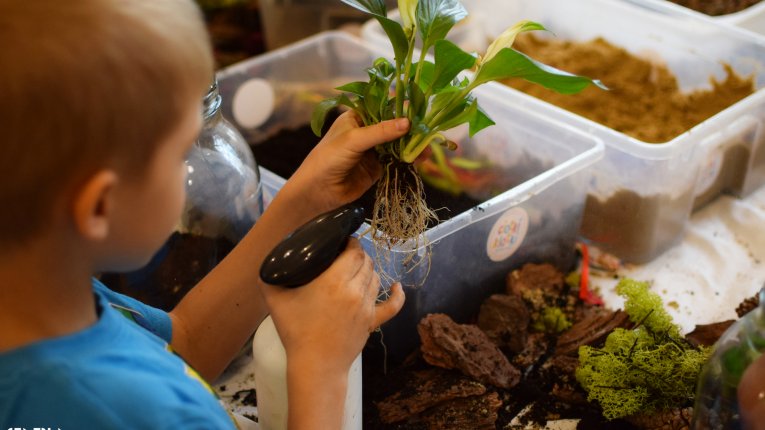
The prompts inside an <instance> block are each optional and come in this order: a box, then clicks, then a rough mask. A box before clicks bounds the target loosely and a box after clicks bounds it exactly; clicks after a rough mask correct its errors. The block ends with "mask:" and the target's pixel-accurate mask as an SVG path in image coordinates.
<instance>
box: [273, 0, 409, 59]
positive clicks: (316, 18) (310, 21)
mask: <svg viewBox="0 0 765 430" xmlns="http://www.w3.org/2000/svg"><path fill="white" fill-rule="evenodd" d="M385 3H386V4H388V5H395V4H396V2H395V0H385ZM259 5H260V12H261V15H262V18H261V21H262V23H263V29H264V31H265V39H266V44H267V45H268V48H269V49H275V48H279V47H282V46H286V45H289V44H290V43H293V42H295V41H297V40H300V39H302V38H304V37H307V36H310V35H312V34H315V33H318V32H320V31H325V30H332V29H335V28H338V27H340V26H342V25H344V24H348V23H362V22H363V21H364V20H365V19H366V18H367V17H368V16H367V15H365V14H364V13H363V12H361V11H359V10H357V9H354V8H352V7H350V6H348V5H345V4H343V3H341V2H340V1H338V0H260V3H259Z"/></svg>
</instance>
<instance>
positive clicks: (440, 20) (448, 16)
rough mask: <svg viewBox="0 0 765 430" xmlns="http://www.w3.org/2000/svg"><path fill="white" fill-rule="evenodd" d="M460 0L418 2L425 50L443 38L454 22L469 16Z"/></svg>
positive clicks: (419, 25) (419, 21) (418, 21)
mask: <svg viewBox="0 0 765 430" xmlns="http://www.w3.org/2000/svg"><path fill="white" fill-rule="evenodd" d="M467 14H468V13H467V10H465V7H464V6H462V3H460V2H459V0H420V1H419V3H417V26H418V27H419V29H420V35H421V36H422V41H423V46H422V49H423V50H427V49H429V48H430V47H431V46H433V44H435V42H436V40H439V39H443V38H444V37H446V34H447V33H449V30H451V28H452V27H454V24H456V23H457V22H458V21H460V20H462V19H463V18H465V17H466V16H467Z"/></svg>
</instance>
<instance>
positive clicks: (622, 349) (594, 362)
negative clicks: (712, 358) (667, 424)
mask: <svg viewBox="0 0 765 430" xmlns="http://www.w3.org/2000/svg"><path fill="white" fill-rule="evenodd" d="M616 291H617V292H618V293H619V294H620V295H622V296H624V297H625V298H626V302H625V310H626V311H627V313H628V314H629V316H630V319H631V320H632V321H633V322H634V323H635V324H638V325H637V327H636V328H634V329H632V330H626V329H615V330H614V331H613V332H611V334H609V335H608V338H607V339H606V342H605V344H604V345H603V347H602V348H593V347H589V346H583V347H581V348H579V368H577V370H576V379H577V380H578V381H579V383H580V384H581V385H582V387H583V388H584V389H585V390H586V391H587V395H588V400H589V401H594V402H597V403H599V404H600V406H601V407H602V408H603V415H604V416H605V417H606V418H608V419H615V418H621V417H626V416H628V415H632V414H635V413H637V412H641V411H652V410H660V409H666V408H670V407H674V406H678V405H682V404H684V403H687V402H690V401H691V400H692V399H693V396H694V391H695V387H696V379H697V377H698V375H699V372H700V371H701V367H702V365H703V364H704V362H706V360H707V359H708V357H709V354H710V350H709V349H708V348H696V347H693V346H692V345H690V344H689V343H687V342H685V340H684V339H683V338H682V337H681V336H680V329H679V328H678V327H677V326H676V325H675V324H674V323H673V322H672V318H671V317H670V316H669V314H667V313H666V312H665V311H664V307H663V305H662V302H661V298H660V297H659V296H657V295H655V294H653V293H651V292H650V291H648V284H647V283H644V282H636V281H632V280H623V281H621V282H620V283H619V285H618V286H617V289H616Z"/></svg>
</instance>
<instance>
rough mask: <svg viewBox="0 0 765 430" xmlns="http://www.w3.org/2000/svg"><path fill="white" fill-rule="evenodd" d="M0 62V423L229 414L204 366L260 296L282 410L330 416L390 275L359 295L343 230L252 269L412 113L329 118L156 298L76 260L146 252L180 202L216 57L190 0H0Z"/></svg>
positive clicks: (129, 421) (137, 260) (230, 340)
mask: <svg viewBox="0 0 765 430" xmlns="http://www.w3.org/2000/svg"><path fill="white" fill-rule="evenodd" d="M0 64H2V66H1V67H0V130H2V135H1V136H0V172H2V174H3V180H2V181H0V202H2V207H1V208H0V428H3V429H4V428H13V427H21V428H24V427H26V428H34V427H51V428H61V429H66V430H68V429H74V428H94V429H95V428H98V429H108V428H130V429H138V428H152V429H161V428H172V429H177V428H184V429H189V428H200V429H202V428H204V429H211V428H232V427H234V423H233V421H232V420H231V419H230V417H229V416H228V414H227V413H226V412H225V411H224V409H223V408H222V407H221V406H220V404H219V402H218V401H217V399H216V398H215V397H214V395H213V394H212V393H211V392H210V390H209V387H208V386H207V384H205V383H204V382H203V378H204V379H206V380H208V381H209V380H212V379H214V378H215V377H216V376H217V375H218V374H219V373H220V372H221V371H222V369H224V368H225V367H226V365H227V364H228V363H229V362H230V360H231V359H232V357H233V356H234V355H235V354H236V352H237V351H239V349H240V348H241V347H242V345H243V343H244V342H245V341H246V340H247V338H248V336H249V335H251V333H252V332H253V331H254V329H255V328H256V327H257V325H258V324H259V323H260V321H261V320H262V319H263V318H264V317H265V315H266V314H267V313H270V314H271V315H272V316H273V319H274V321H275V324H276V326H277V330H278V331H279V334H280V336H281V337H282V340H283V342H284V345H285V348H286V350H287V357H288V360H287V361H288V362H287V367H288V392H289V406H290V409H289V410H290V411H289V425H290V427H291V428H296V429H303V428H317V429H330V428H338V427H339V423H340V422H341V419H342V410H343V399H344V397H345V390H346V380H347V372H348V369H349V367H350V365H351V363H352V361H353V359H354V358H355V356H356V355H357V354H358V353H359V352H360V351H361V349H362V347H363V345H364V343H365V341H366V339H367V337H368V334H369V332H370V331H371V330H373V329H374V328H376V327H377V326H379V325H380V324H382V323H383V322H385V321H387V320H388V319H389V318H391V317H392V316H393V315H394V314H395V313H396V312H398V310H399V309H400V308H401V305H402V304H403V293H402V292H401V289H400V286H395V287H394V288H393V294H392V296H391V298H390V299H389V300H388V301H387V302H385V303H382V304H377V305H375V297H376V293H377V289H378V287H379V278H378V277H377V275H376V274H375V273H374V270H373V265H372V263H371V262H370V259H369V257H367V256H366V255H365V254H364V253H363V251H362V250H361V249H360V247H359V245H358V243H357V242H356V241H351V243H350V244H349V246H348V248H347V249H346V250H345V251H344V252H343V253H342V254H341V255H340V257H338V259H337V260H336V261H335V263H334V264H333V265H332V266H331V267H330V268H329V269H328V270H327V271H326V272H325V273H323V274H322V275H320V276H319V277H318V278H317V279H316V280H315V281H313V282H312V283H311V284H309V285H307V286H306V287H304V288H301V289H297V290H283V289H280V288H277V287H272V286H269V285H266V284H264V283H263V282H262V281H261V280H260V279H259V277H258V274H257V273H258V268H259V267H260V264H261V262H262V261H263V258H264V256H265V254H266V253H267V252H268V251H269V250H270V249H271V248H272V247H273V246H274V245H275V244H276V243H278V241H279V240H280V239H281V238H283V237H284V236H285V235H286V234H288V233H289V232H290V231H292V230H293V229H294V228H296V227H297V226H299V225H301V224H302V223H304V222H305V221H307V220H309V219H311V218H312V217H314V216H315V215H317V214H319V213H321V212H323V211H326V210H329V209H332V208H335V207H338V206H340V205H341V204H344V203H347V202H349V201H352V200H353V199H355V198H357V197H359V196H360V195H361V194H362V193H363V192H364V191H365V190H366V189H368V188H369V187H370V186H371V185H372V183H373V182H374V181H375V180H376V179H377V177H378V175H379V165H378V164H377V162H376V160H375V158H374V156H373V155H372V154H371V153H370V152H369V151H368V150H369V149H370V148H372V147H373V146H374V145H375V144H378V143H381V142H384V141H387V140H391V139H395V138H397V137H399V136H400V135H402V134H404V133H405V132H406V131H407V129H408V127H409V124H408V122H406V121H405V120H402V121H391V122H386V123H383V124H380V125H378V126H373V127H366V128H360V127H359V126H358V123H357V121H356V119H355V118H354V117H353V116H352V115H349V114H344V115H342V116H341V117H340V119H338V120H337V121H336V123H335V124H334V125H333V127H332V129H331V130H330V132H329V133H328V134H327V136H326V137H325V139H324V140H323V141H322V142H321V143H320V144H319V145H318V146H317V147H316V149H315V150H314V151H313V152H312V153H311V154H310V155H309V157H308V158H307V159H306V160H305V162H304V163H303V165H302V166H301V167H300V169H299V170H298V171H297V172H296V173H295V175H294V176H293V177H292V179H291V180H290V181H289V182H288V183H287V184H286V185H285V186H284V187H283V188H282V190H281V191H280V192H279V194H278V195H277V196H276V198H275V199H274V201H273V202H272V204H271V206H270V207H269V209H268V210H267V211H266V212H265V213H264V215H263V216H262V218H261V219H260V220H259V221H258V223H257V224H256V226H255V227H254V228H253V229H252V230H251V231H250V232H249V234H248V235H247V236H246V237H245V238H244V240H243V241H242V242H241V243H240V244H239V245H238V246H237V248H236V249H235V250H234V251H232V252H231V254H230V255H229V257H227V258H226V259H225V260H224V261H223V262H222V263H221V264H220V265H219V266H218V267H216V269H215V270H213V271H212V272H211V273H210V274H209V275H208V276H207V277H206V278H205V279H204V280H203V281H202V282H200V284H199V285H198V286H197V287H196V288H194V289H193V290H192V291H191V292H190V293H189V294H188V295H187V297H185V298H184V300H183V301H182V302H181V303H180V304H179V305H178V306H177V307H176V308H175V309H174V310H173V311H172V312H170V313H169V314H168V313H164V312H162V311H159V310H156V309H152V308H149V307H147V306H144V305H142V304H140V303H138V302H136V301H134V300H132V299H129V298H127V297H124V296H120V295H118V294H116V293H113V292H111V291H110V290H109V289H108V288H106V287H105V286H103V285H101V284H100V283H99V282H98V281H96V280H94V279H93V278H92V276H93V274H94V273H98V272H102V271H118V270H133V269H136V268H138V267H140V266H142V265H143V264H145V263H146V262H147V261H148V260H149V259H150V258H151V256H152V255H153V254H154V252H156V250H157V249H158V248H159V247H160V246H161V245H162V243H163V242H164V241H165V240H166V239H167V237H168V235H169V233H170V232H171V230H172V228H173V226H174V225H175V223H176V221H177V219H178V217H179V216H180V211H181V208H182V205H183V200H184V180H185V174H186V166H185V164H184V158H185V154H186V152H187V151H188V150H189V148H190V147H191V145H192V144H193V142H194V140H195V138H196V135H197V133H198V131H199V128H200V125H201V114H200V107H201V99H202V97H203V95H204V92H205V91H206V89H207V88H208V86H209V84H210V82H211V79H212V70H213V62H212V59H211V49H210V45H209V41H208V39H207V35H206V33H205V28H204V24H203V21H202V20H201V17H200V14H199V11H198V10H197V8H196V6H195V5H194V3H193V2H192V0H73V1H61V0H34V1H19V0H0ZM192 369H195V370H192ZM197 372H198V373H197ZM199 375H201V377H202V378H200V377H198V376H199Z"/></svg>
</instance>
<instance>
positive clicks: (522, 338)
mask: <svg viewBox="0 0 765 430" xmlns="http://www.w3.org/2000/svg"><path fill="white" fill-rule="evenodd" d="M529 321H530V317H529V311H528V309H527V307H526V303H524V301H523V299H522V298H520V297H519V296H508V295H507V294H495V295H493V296H491V297H489V298H488V299H486V300H485V301H484V302H483V304H481V310H480V311H479V313H478V327H480V328H481V330H483V332H484V333H486V335H487V336H489V339H491V340H492V341H493V342H494V343H495V344H496V345H497V346H499V347H500V348H503V349H506V350H508V351H510V352H513V353H516V354H517V353H519V352H521V351H523V348H524V347H525V346H526V338H527V337H528V328H529Z"/></svg>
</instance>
